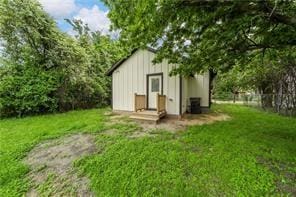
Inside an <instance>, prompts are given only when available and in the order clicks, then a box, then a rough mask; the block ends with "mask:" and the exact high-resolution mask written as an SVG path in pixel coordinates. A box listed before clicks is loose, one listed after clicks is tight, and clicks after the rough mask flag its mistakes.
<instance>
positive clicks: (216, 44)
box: [104, 0, 296, 74]
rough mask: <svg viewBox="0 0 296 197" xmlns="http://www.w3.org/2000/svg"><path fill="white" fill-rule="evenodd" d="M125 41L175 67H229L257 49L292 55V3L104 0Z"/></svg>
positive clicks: (295, 28) (295, 27) (295, 30)
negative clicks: (154, 51) (153, 51)
mask: <svg viewBox="0 0 296 197" xmlns="http://www.w3.org/2000/svg"><path fill="white" fill-rule="evenodd" d="M104 2H105V3H106V4H107V5H108V6H109V8H110V13H109V17H110V19H111V20H112V24H113V26H112V27H113V28H114V29H120V30H121V39H122V40H123V41H125V42H126V43H128V44H129V45H131V44H133V45H138V46H145V45H147V44H150V45H152V46H154V47H157V48H158V49H159V52H158V57H157V59H156V61H160V60H162V59H163V58H168V59H169V60H170V61H171V62H177V63H180V64H181V65H183V66H181V67H180V68H179V70H178V71H177V72H179V73H184V74H188V73H191V72H196V71H201V70H205V69H209V68H212V69H215V70H222V71H223V70H226V71H227V70H229V69H231V68H232V66H233V65H235V64H236V61H243V62H244V63H243V64H241V65H245V64H246V63H248V62H249V61H251V59H252V58H253V57H254V56H256V55H257V54H258V53H261V54H265V53H273V56H274V57H273V59H277V60H278V59H279V57H278V55H279V51H285V53H286V54H289V55H291V53H292V52H293V53H294V54H293V55H295V50H296V48H295V46H296V2H295V1H286V0H276V1H271V0H248V1H229V0H207V1H204V0H165V1H158V0H146V1H138V0H128V1H127V0H117V1H112V0H104Z"/></svg>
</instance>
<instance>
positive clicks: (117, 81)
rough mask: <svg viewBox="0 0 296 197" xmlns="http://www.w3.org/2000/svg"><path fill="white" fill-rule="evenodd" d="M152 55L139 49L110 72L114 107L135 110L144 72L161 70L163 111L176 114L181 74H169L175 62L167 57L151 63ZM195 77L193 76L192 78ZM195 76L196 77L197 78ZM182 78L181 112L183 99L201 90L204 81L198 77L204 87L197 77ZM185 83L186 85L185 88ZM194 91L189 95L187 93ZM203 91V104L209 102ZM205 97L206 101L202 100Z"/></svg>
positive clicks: (145, 73) (184, 104) (144, 79)
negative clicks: (164, 96)
mask: <svg viewBox="0 0 296 197" xmlns="http://www.w3.org/2000/svg"><path fill="white" fill-rule="evenodd" d="M154 57H155V54H154V53H152V52H150V51H148V50H138V51H136V52H135V53H134V54H133V55H131V56H130V57H129V58H128V59H127V60H126V61H125V62H123V63H122V65H121V66H119V67H118V68H117V69H115V70H114V72H113V74H112V80H113V85H112V88H113V89H112V91H113V109H114V110H123V111H133V110H134V94H135V93H137V94H145V95H146V87H147V84H146V83H147V81H146V80H147V74H153V73H161V72H162V73H163V94H164V95H166V99H167V100H166V110H167V113H168V114H174V115H178V114H179V109H180V108H179V104H180V94H179V93H180V87H179V86H180V81H179V80H180V77H179V76H171V77H170V76H169V73H170V71H171V70H172V69H173V68H175V67H176V66H177V65H175V64H169V63H168V61H167V60H164V61H163V62H161V63H158V64H156V65H153V63H152V60H153V59H154ZM194 79H195V78H194ZM196 79H198V77H197V78H196ZM196 79H195V80H184V81H185V83H183V85H182V86H184V87H183V88H182V89H183V90H182V91H183V94H182V103H183V104H182V112H185V111H186V102H187V101H186V100H187V99H188V98H189V97H190V96H191V97H193V96H195V95H200V91H204V90H205V88H203V86H205V87H206V83H208V82H207V80H205V79H204V76H201V78H200V80H202V81H203V86H202V87H200V86H199V85H198V84H199V82H198V80H196ZM186 86H187V87H186ZM191 91H193V93H192V94H190V93H189V92H191ZM205 94H207V95H208V92H205V93H203V94H202V96H203V98H202V105H204V104H207V103H208V96H207V98H204V95H205ZM206 99H207V103H205V100H206Z"/></svg>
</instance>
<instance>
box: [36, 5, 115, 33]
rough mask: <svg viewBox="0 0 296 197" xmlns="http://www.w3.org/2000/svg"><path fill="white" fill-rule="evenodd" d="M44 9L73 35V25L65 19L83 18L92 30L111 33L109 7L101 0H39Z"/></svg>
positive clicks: (60, 26)
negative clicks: (108, 15)
mask: <svg viewBox="0 0 296 197" xmlns="http://www.w3.org/2000/svg"><path fill="white" fill-rule="evenodd" d="M38 1H39V2H40V3H41V5H42V6H43V8H44V10H45V11H46V12H47V13H49V15H51V16H52V17H53V18H54V19H55V20H56V22H57V25H58V27H59V28H60V29H61V30H62V31H64V32H67V33H69V34H70V35H73V34H74V32H73V31H72V28H71V25H70V24H68V23H67V22H66V21H65V20H64V19H65V18H68V19H73V18H75V19H81V20H82V21H83V22H84V23H87V24H88V25H89V27H90V29H91V30H92V31H96V30H100V31H101V32H102V33H103V34H110V32H109V26H110V20H109V19H108V17H107V14H108V9H107V7H106V6H105V5H104V4H103V3H102V2H101V1H100V0H38Z"/></svg>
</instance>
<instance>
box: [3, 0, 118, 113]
mask: <svg viewBox="0 0 296 197" xmlns="http://www.w3.org/2000/svg"><path fill="white" fill-rule="evenodd" d="M0 3H1V4H0V13H1V14H0V40H1V45H2V46H3V51H2V54H1V55H2V57H1V64H2V66H1V68H0V75H1V79H0V95H1V100H0V110H1V111H0V116H14V115H19V116H21V115H27V114H37V113H46V112H53V111H66V110H70V109H77V108H90V107H95V106H102V105H106V104H108V103H109V102H110V89H111V88H110V86H111V85H110V84H111V82H110V79H109V78H107V77H106V76H105V72H106V70H107V69H108V68H109V67H110V66H111V65H112V64H113V63H114V62H115V61H116V60H117V59H118V58H119V57H121V55H122V53H121V50H120V49H119V44H118V43H115V41H113V40H112V39H111V38H110V37H108V36H103V35H101V34H100V33H99V32H94V33H93V32H90V30H89V29H88V28H85V31H83V32H81V31H79V30H78V27H79V26H80V27H79V28H82V29H83V27H84V26H83V24H82V23H76V27H75V28H74V30H77V31H78V33H80V34H79V35H78V36H77V37H76V39H74V38H72V37H70V36H69V35H67V34H65V33H62V32H61V31H60V30H59V29H58V28H57V25H56V23H55V22H54V20H53V19H52V18H51V17H50V16H48V15H47V14H46V13H45V12H44V10H43V9H42V7H41V6H40V4H39V3H38V2H37V1H36V0H23V1H21V0H16V1H9V0H0ZM73 24H74V23H73Z"/></svg>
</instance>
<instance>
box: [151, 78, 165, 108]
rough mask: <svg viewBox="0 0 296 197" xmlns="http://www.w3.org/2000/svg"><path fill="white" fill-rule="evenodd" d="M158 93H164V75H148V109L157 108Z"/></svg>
mask: <svg viewBox="0 0 296 197" xmlns="http://www.w3.org/2000/svg"><path fill="white" fill-rule="evenodd" d="M157 93H159V94H162V75H150V76H149V75H148V109H156V96H157Z"/></svg>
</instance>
